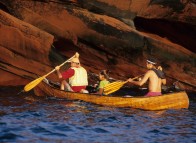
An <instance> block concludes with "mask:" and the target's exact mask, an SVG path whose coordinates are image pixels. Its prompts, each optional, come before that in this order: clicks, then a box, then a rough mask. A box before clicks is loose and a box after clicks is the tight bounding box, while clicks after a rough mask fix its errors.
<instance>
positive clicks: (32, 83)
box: [24, 53, 78, 92]
mask: <svg viewBox="0 0 196 143" xmlns="http://www.w3.org/2000/svg"><path fill="white" fill-rule="evenodd" d="M76 54H78V53H76ZM76 54H75V55H76ZM75 55H74V56H73V57H71V58H69V59H68V60H66V61H65V62H64V63H62V64H60V65H59V67H61V66H63V65H64V64H65V63H67V62H69V61H70V60H71V59H73V58H74V57H75ZM55 70H56V69H53V70H52V71H50V72H49V73H47V74H45V75H44V76H42V77H39V78H37V79H35V80H33V81H32V82H30V83H28V84H27V85H26V86H25V87H24V91H26V92H27V91H29V90H31V89H33V88H34V87H35V86H36V85H38V84H39V83H40V82H41V81H42V80H43V79H44V78H46V77H47V76H48V75H50V74H51V73H53V72H54V71H55Z"/></svg>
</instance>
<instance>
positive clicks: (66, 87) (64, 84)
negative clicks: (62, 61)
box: [61, 80, 73, 91]
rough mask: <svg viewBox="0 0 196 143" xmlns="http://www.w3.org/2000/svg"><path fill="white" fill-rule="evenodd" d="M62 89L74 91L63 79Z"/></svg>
mask: <svg viewBox="0 0 196 143" xmlns="http://www.w3.org/2000/svg"><path fill="white" fill-rule="evenodd" d="M61 90H66V91H73V90H72V89H71V87H70V85H69V84H68V83H67V82H66V81H65V80H63V81H62V82H61Z"/></svg>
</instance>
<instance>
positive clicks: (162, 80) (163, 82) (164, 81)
mask: <svg viewBox="0 0 196 143" xmlns="http://www.w3.org/2000/svg"><path fill="white" fill-rule="evenodd" d="M157 69H158V70H160V71H163V68H162V67H161V66H158V67H157ZM164 77H165V76H164ZM161 83H162V84H163V85H166V79H165V78H163V79H161Z"/></svg>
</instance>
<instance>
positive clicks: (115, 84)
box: [104, 81, 127, 95]
mask: <svg viewBox="0 0 196 143" xmlns="http://www.w3.org/2000/svg"><path fill="white" fill-rule="evenodd" d="M125 83H127V81H123V82H122V81H116V82H113V83H110V84H107V85H106V86H105V87H104V94H105V95H108V94H110V93H113V92H115V91H117V90H119V89H120V88H121V87H122V86H123V85H124V84H125Z"/></svg>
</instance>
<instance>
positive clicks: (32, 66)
mask: <svg viewBox="0 0 196 143" xmlns="http://www.w3.org/2000/svg"><path fill="white" fill-rule="evenodd" d="M0 6H1V9H2V10H0V36H1V38H0V46H1V48H0V51H1V52H0V54H1V56H0V73H2V75H6V76H4V78H2V79H0V85H2V86H7V85H18V84H20V85H24V84H26V83H27V82H29V81H30V80H32V79H33V78H36V75H44V74H46V73H48V72H49V71H50V70H52V69H53V68H54V66H55V65H58V64H60V63H62V62H63V61H64V60H66V59H68V58H69V57H71V56H72V55H73V54H74V53H75V52H79V53H80V58H81V63H82V64H83V66H84V67H85V68H86V69H87V70H88V72H89V73H91V72H95V73H98V72H99V71H100V70H102V69H109V70H110V71H111V76H113V77H115V78H117V79H126V78H128V77H133V76H137V75H140V74H142V73H144V72H145V71H146V69H145V60H146V58H148V57H152V56H153V57H155V58H157V59H158V60H159V61H160V63H159V64H160V65H162V67H163V68H164V72H165V73H166V75H167V78H168V81H169V84H171V83H172V82H174V81H176V80H178V81H181V82H183V84H185V86H186V87H187V89H190V90H195V89H194V88H195V85H196V81H195V58H196V55H195V52H194V49H195V48H194V45H196V42H195V40H194V39H193V38H194V32H195V23H196V19H195V15H196V12H195V3H194V1H188V0H185V1H182V0H181V1H180V0H173V1H172V2H171V1H160V0H159V1H158V0H146V1H143V0H124V1H123V2H121V1H115V0H85V1H83V0H69V1H66V2H65V1H63V0H36V1H33V0H29V1H22V0H0ZM145 24H146V25H148V26H147V28H146V27H145ZM161 24H164V25H161ZM170 24H173V26H172V25H170ZM176 25H178V27H177V26H176ZM179 25H180V26H179ZM183 26H186V27H183ZM176 27H177V28H178V29H180V31H179V30H177V29H176ZM182 28H184V30H183V29H182ZM186 28H187V29H186ZM159 29H161V30H159ZM169 30H172V31H171V32H169ZM183 32H184V33H183ZM179 35H180V36H179ZM185 35H186V36H185ZM182 38H183V39H184V42H181V41H183V39H182ZM27 67H28V68H27ZM49 78H52V79H56V75H55V74H51V76H50V77H49ZM89 78H91V77H90V75H89Z"/></svg>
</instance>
